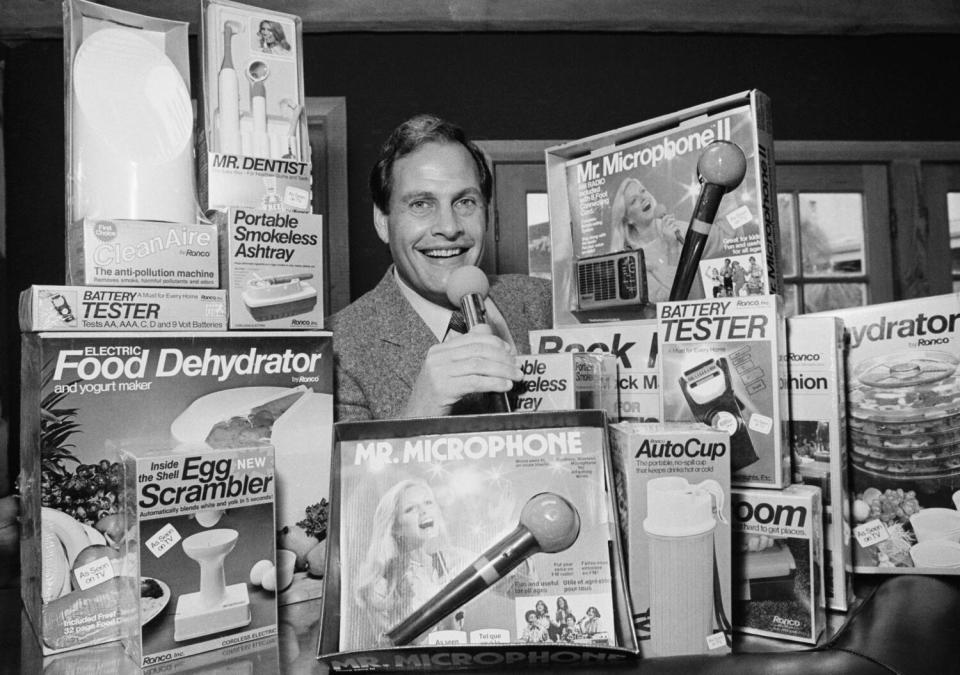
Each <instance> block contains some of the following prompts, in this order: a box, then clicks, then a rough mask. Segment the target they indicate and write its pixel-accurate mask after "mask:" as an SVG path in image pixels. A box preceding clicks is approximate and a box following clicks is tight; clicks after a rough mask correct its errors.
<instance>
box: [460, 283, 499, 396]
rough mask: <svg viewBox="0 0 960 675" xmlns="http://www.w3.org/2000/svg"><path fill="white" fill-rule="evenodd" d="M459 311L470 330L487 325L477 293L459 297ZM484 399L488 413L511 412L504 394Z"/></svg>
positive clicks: (483, 307)
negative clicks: (486, 401)
mask: <svg viewBox="0 0 960 675" xmlns="http://www.w3.org/2000/svg"><path fill="white" fill-rule="evenodd" d="M460 311H462V312H463V319H464V321H465V322H466V324H467V328H468V329H470V330H472V329H473V327H474V326H479V325H480V324H485V323H487V309H486V307H485V306H484V304H483V297H482V296H481V295H480V294H479V293H467V294H465V295H464V296H463V297H461V298H460ZM486 398H487V399H489V400H488V403H487V408H488V409H489V412H492V413H508V412H510V411H511V408H510V398H509V397H508V396H507V394H506V392H504V393H497V392H495V391H491V392H488V393H487V396H486Z"/></svg>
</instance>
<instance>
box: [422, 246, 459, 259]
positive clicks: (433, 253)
mask: <svg viewBox="0 0 960 675" xmlns="http://www.w3.org/2000/svg"><path fill="white" fill-rule="evenodd" d="M420 252H421V253H422V254H423V255H425V256H427V257H428V258H455V257H457V256H458V255H462V254H464V253H466V252H467V249H465V248H431V249H427V250H423V251H420Z"/></svg>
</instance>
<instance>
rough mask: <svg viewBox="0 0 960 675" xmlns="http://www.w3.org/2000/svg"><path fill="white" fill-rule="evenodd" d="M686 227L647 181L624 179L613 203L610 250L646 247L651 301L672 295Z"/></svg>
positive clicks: (645, 259) (648, 286) (634, 249)
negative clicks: (649, 186)
mask: <svg viewBox="0 0 960 675" xmlns="http://www.w3.org/2000/svg"><path fill="white" fill-rule="evenodd" d="M686 231H687V226H686V224H685V223H682V222H681V221H679V220H677V219H676V218H675V217H674V216H673V214H669V213H667V212H666V208H665V207H664V206H663V205H662V204H660V203H659V202H658V201H657V199H656V197H654V196H653V194H652V193H651V192H650V191H649V190H647V188H646V186H645V185H644V184H643V183H641V182H640V181H639V180H638V179H636V178H632V177H630V178H624V179H623V181H622V182H621V183H620V187H618V188H617V192H616V194H615V195H614V197H613V204H612V206H611V207H610V251H611V252H613V251H625V250H633V251H637V250H641V251H643V258H644V263H645V266H646V268H647V293H648V295H649V298H650V302H660V301H661V300H667V299H669V297H670V287H671V286H672V285H673V277H674V276H675V275H676V271H677V262H678V261H679V259H680V249H681V247H682V246H683V237H684V235H685V234H686Z"/></svg>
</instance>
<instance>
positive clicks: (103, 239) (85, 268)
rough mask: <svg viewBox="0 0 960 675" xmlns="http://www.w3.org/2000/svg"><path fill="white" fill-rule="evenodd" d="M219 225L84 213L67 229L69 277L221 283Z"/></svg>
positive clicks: (74, 280)
mask: <svg viewBox="0 0 960 675" xmlns="http://www.w3.org/2000/svg"><path fill="white" fill-rule="evenodd" d="M217 247H218V243H217V228H216V227H215V226H214V225H210V224H205V223H197V224H193V223H191V224H181V223H161V222H154V221H146V220H103V219H97V218H84V219H83V221H82V223H79V225H78V226H77V227H70V228H68V229H67V283H68V284H70V285H75V286H161V287H164V288H219V286H220V269H219V264H220V263H219V260H220V258H219V254H218V249H217Z"/></svg>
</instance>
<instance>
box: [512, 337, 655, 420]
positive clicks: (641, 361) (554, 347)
mask: <svg viewBox="0 0 960 675" xmlns="http://www.w3.org/2000/svg"><path fill="white" fill-rule="evenodd" d="M530 348H531V349H532V350H533V351H534V352H536V353H538V354H560V353H563V352H597V353H600V354H611V355H613V356H615V357H616V360H617V390H618V391H619V394H620V410H619V413H620V416H619V418H620V419H622V420H632V421H635V422H656V421H657V420H659V419H660V391H659V387H658V386H657V378H658V377H659V375H658V374H657V354H658V343H657V322H656V321H655V320H647V319H644V320H637V321H621V322H618V323H605V324H590V325H583V326H569V327H564V328H545V329H542V330H532V331H530ZM611 419H616V418H611Z"/></svg>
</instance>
